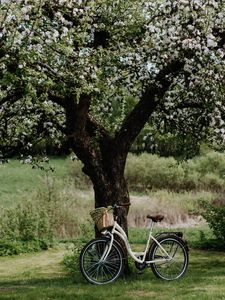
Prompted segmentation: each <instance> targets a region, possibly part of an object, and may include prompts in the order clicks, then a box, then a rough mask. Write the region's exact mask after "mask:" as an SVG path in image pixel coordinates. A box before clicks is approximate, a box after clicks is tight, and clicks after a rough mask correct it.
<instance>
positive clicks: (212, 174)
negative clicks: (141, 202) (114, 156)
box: [125, 152, 225, 191]
mask: <svg viewBox="0 0 225 300" xmlns="http://www.w3.org/2000/svg"><path fill="white" fill-rule="evenodd" d="M125 175H126V178H127V180H128V183H129V186H130V188H131V189H133V190H143V189H144V190H146V189H168V190H175V191H178V190H179V191H180V190H211V191H223V190H224V185H225V177H224V175H225V154H224V153H217V152H210V153H207V154H205V155H202V156H199V157H196V158H193V159H190V160H188V161H183V162H179V161H176V160H175V159H174V158H172V157H168V158H165V157H159V156H158V155H152V154H146V153H143V154H141V155H139V156H135V155H129V156H128V160H127V165H126V171H125Z"/></svg>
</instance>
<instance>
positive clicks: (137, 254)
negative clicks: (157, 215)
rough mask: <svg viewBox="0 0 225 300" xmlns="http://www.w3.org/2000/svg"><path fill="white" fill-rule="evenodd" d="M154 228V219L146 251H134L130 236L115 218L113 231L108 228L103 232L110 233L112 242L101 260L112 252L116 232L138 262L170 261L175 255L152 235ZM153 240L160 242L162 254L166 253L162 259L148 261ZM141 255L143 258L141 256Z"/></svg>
mask: <svg viewBox="0 0 225 300" xmlns="http://www.w3.org/2000/svg"><path fill="white" fill-rule="evenodd" d="M152 230H153V221H151V223H150V228H149V236H148V240H147V244H146V247H145V251H143V252H133V251H132V249H131V246H130V243H129V241H128V238H127V235H126V233H125V231H124V230H123V229H122V228H121V227H120V225H119V224H118V223H117V221H116V220H115V221H114V225H113V228H112V231H111V232H110V231H108V230H105V231H104V232H102V234H103V235H109V236H110V238H111V240H110V244H109V247H106V249H105V251H104V253H103V255H102V257H101V259H100V261H104V260H105V259H106V258H107V256H108V254H109V253H110V251H111V248H112V244H113V241H114V234H116V235H118V236H119V237H120V238H121V239H122V241H123V242H124V245H125V247H126V249H127V252H128V254H129V255H130V256H131V257H132V258H133V259H134V260H135V261H136V262H138V263H140V264H142V263H144V262H145V263H146V264H151V263H157V262H165V261H169V260H172V259H173V257H171V256H170V255H169V254H168V253H167V251H166V250H165V249H164V248H163V247H162V246H161V244H160V243H159V242H158V241H157V239H156V238H154V236H153V235H152ZM151 240H153V241H154V242H155V243H156V244H158V246H159V248H160V249H161V251H162V254H165V257H163V258H161V259H156V260H148V261H146V260H145V259H146V255H147V253H148V250H149V245H150V241H151ZM140 257H141V258H140Z"/></svg>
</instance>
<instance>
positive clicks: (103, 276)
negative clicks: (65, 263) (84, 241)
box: [81, 239, 123, 284]
mask: <svg viewBox="0 0 225 300" xmlns="http://www.w3.org/2000/svg"><path fill="white" fill-rule="evenodd" d="M108 247H109V241H108V240H106V239H99V240H98V239H96V240H94V241H93V242H92V243H90V245H87V247H86V249H84V250H83V253H82V255H81V271H82V273H83V275H84V276H85V277H86V278H87V279H88V280H89V281H90V282H93V283H97V284H103V283H107V282H111V281H113V280H115V279H116V278H117V277H118V276H119V275H120V273H121V271H122V267H123V259H122V258H123V257H122V254H121V251H120V250H119V249H118V248H117V247H116V245H114V244H113V245H112V248H111V250H110V252H109V253H108ZM107 253H108V255H107V257H105V259H104V256H105V254H107Z"/></svg>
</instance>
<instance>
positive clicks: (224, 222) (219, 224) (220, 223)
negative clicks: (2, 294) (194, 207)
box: [202, 202, 225, 244]
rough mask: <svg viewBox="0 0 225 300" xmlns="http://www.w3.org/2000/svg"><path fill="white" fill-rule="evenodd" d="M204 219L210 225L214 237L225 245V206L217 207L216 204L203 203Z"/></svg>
mask: <svg viewBox="0 0 225 300" xmlns="http://www.w3.org/2000/svg"><path fill="white" fill-rule="evenodd" d="M202 206H203V209H204V211H203V213H202V215H203V217H204V218H205V219H206V221H207V222H208V224H209V227H210V228H211V229H212V231H213V233H214V235H215V236H216V237H217V239H218V240H219V241H221V242H222V243H223V244H225V204H222V205H221V206H216V205H214V204H211V203H208V202H203V203H202Z"/></svg>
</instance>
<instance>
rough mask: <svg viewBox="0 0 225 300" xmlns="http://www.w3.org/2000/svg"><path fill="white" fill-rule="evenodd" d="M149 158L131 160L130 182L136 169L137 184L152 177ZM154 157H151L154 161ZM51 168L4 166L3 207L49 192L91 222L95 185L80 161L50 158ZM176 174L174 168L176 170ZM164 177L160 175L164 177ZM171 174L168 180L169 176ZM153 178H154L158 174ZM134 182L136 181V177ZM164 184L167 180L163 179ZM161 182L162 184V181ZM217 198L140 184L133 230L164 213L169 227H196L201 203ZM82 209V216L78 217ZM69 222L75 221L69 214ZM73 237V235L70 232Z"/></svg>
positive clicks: (0, 173) (0, 181) (0, 176)
mask: <svg viewBox="0 0 225 300" xmlns="http://www.w3.org/2000/svg"><path fill="white" fill-rule="evenodd" d="M147 157H148V156H147V155H145V156H143V158H142V157H139V158H135V157H133V156H131V157H129V159H128V171H129V172H128V173H129V174H130V175H129V176H130V177H129V176H128V181H129V178H131V177H132V172H131V169H132V168H131V167H132V166H133V170H134V172H137V169H138V168H142V169H141V171H142V173H140V174H139V173H137V174H136V175H137V179H136V181H137V182H140V180H141V175H142V174H143V177H146V178H147V177H148V176H150V175H149V174H148V173H147V171H148V170H147V169H146V170H145V171H146V172H145V174H144V165H143V163H144V162H145V161H146V160H147ZM153 158H154V157H152V156H150V155H149V159H150V160H152V159H153ZM135 161H136V163H137V164H138V168H135V167H134V163H135ZM165 161H166V164H168V162H170V159H169V160H168V162H167V160H166V159H163V160H162V161H161V160H160V158H158V162H159V168H160V166H162V164H163V167H162V170H166V166H165ZM173 163H174V162H173ZM139 164H140V165H139ZM174 164H175V163H174ZM49 165H50V166H51V167H53V168H54V170H55V171H54V172H47V173H46V172H45V171H42V170H39V169H32V167H31V165H25V164H21V163H20V162H19V161H18V160H14V159H12V160H10V161H9V163H7V164H3V165H0V207H2V208H4V207H5V208H6V207H11V206H14V205H17V204H18V203H19V202H22V201H23V200H27V199H29V200H32V201H34V202H35V201H36V200H38V201H39V200H40V197H46V198H47V197H48V193H49V194H51V197H54V199H55V200H58V202H59V203H61V206H62V207H70V208H69V210H67V212H68V214H69V215H70V216H72V215H73V216H75V215H76V216H77V220H78V222H79V220H80V221H83V220H85V219H87V217H88V211H89V210H90V209H92V208H93V207H94V195H93V191H92V188H91V185H90V184H88V183H87V179H86V178H85V177H84V175H82V172H81V163H79V162H78V161H74V162H73V161H71V160H70V159H69V158H66V157H60V158H57V157H54V158H50V162H49ZM46 167H48V165H46ZM155 168H156V166H155ZM151 172H153V171H151ZM164 172H165V171H164ZM167 172H170V170H169V169H168V170H167ZM173 173H174V169H172V174H173ZM138 174H139V175H138ZM163 174H164V173H163ZM163 174H161V175H160V176H162V177H163ZM168 174H169V173H168ZM168 174H167V177H168V176H169V175H168ZM152 176H154V172H153V173H152ZM157 176H159V174H158V175H157ZM171 176H172V175H171ZM146 178H145V180H146ZM168 178H169V177H168ZM132 180H134V178H133V177H132ZM161 181H163V178H162V180H161ZM158 182H160V179H159V178H158ZM216 197H217V194H216V192H215V191H210V190H205V191H202V190H189V191H185V190H182V191H173V190H169V189H158V190H156V189H152V190H150V189H144V188H143V187H142V188H141V189H140V185H139V187H138V190H137V191H136V190H134V189H132V188H131V204H132V205H131V208H130V213H129V224H130V226H133V227H135V226H139V227H140V226H141V227H145V226H146V225H147V223H146V220H145V218H143V215H145V214H148V213H161V214H164V215H165V222H164V224H163V226H166V225H168V224H169V225H170V226H176V227H179V226H183V225H184V226H186V227H187V226H196V225H198V223H199V222H201V220H200V219H199V218H198V216H197V215H198V209H199V208H198V204H199V201H201V200H206V201H212V200H213V199H215V198H216ZM78 207H79V214H77V208H78ZM66 219H67V220H68V219H71V218H70V217H69V216H68V215H66V216H65V220H66ZM71 226H72V225H70V224H67V225H66V227H67V228H68V227H71ZM69 235H71V234H70V233H69Z"/></svg>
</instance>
